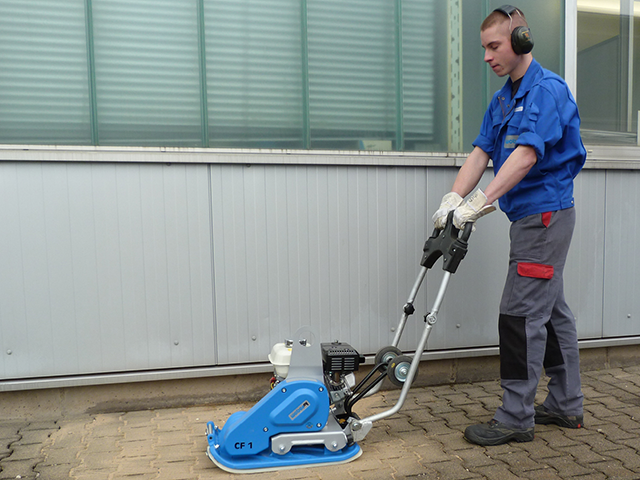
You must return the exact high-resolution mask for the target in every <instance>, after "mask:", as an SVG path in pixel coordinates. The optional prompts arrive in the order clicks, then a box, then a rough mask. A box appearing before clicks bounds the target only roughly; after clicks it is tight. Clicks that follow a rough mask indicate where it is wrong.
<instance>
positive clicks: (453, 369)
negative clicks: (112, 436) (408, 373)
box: [0, 345, 640, 420]
mask: <svg viewBox="0 0 640 480" xmlns="http://www.w3.org/2000/svg"><path fill="white" fill-rule="evenodd" d="M639 352H640V346H638V345H627V346H616V347H601V348H588V349H582V350H581V351H580V357H581V369H582V371H585V372H586V371H594V370H603V369H610V368H621V367H628V366H633V365H637V364H638V353H639ZM499 365H500V364H499V358H498V357H497V356H487V357H476V358H453V359H441V360H430V361H425V362H422V363H421V365H420V370H419V373H418V378H417V379H416V381H415V382H414V386H416V387H424V386H436V385H447V384H460V383H471V382H484V381H498V379H499V370H500V368H499ZM368 368H370V367H368V366H367V367H366V368H365V369H363V370H364V371H361V372H359V376H360V377H362V376H363V375H364V374H365V373H366V371H367V370H368ZM270 378H271V374H270V373H256V374H249V375H229V376H219V377H207V378H189V379H174V380H164V381H149V382H137V383H126V384H125V383H123V384H110V385H93V386H80V387H62V388H51V389H40V390H25V391H8V392H0V418H3V419H5V420H7V419H13V418H19V419H33V420H38V419H43V418H48V419H51V418H52V417H71V416H75V415H86V414H90V415H91V414H100V413H113V412H130V411H136V410H150V409H159V408H182V407H189V406H196V405H198V406H202V405H210V406H211V408H212V412H213V410H214V409H215V406H216V405H223V404H230V403H240V404H243V405H242V408H243V409H247V408H250V407H251V406H252V405H253V404H254V403H255V402H256V401H258V400H259V399H260V398H262V397H263V396H264V395H265V394H266V393H267V392H268V390H269V379H270ZM383 388H385V389H390V388H394V387H393V386H392V385H391V384H390V383H389V382H388V381H385V384H384V387H383Z"/></svg>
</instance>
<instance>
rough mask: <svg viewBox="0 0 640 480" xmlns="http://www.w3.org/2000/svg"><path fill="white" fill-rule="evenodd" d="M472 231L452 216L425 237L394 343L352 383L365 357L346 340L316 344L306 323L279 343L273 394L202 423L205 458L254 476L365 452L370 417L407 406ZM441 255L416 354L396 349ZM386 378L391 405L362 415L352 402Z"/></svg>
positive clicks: (340, 460)
mask: <svg viewBox="0 0 640 480" xmlns="http://www.w3.org/2000/svg"><path fill="white" fill-rule="evenodd" d="M472 228H473V224H472V223H468V224H467V225H466V226H465V228H464V231H460V230H458V229H457V228H456V227H455V226H454V225H453V212H450V213H449V216H448V218H447V224H446V226H445V228H444V229H443V230H434V231H433V234H432V235H431V237H430V238H429V239H428V240H427V241H426V243H425V245H424V249H423V255H422V259H421V261H420V265H421V267H422V268H421V269H420V272H419V274H418V278H417V279H416V281H415V283H414V285H413V288H412V290H411V293H410V295H409V299H408V301H407V303H406V304H405V305H404V307H403V309H402V316H401V318H400V322H399V324H398V328H397V330H396V334H395V338H394V340H393V343H392V344H391V345H390V346H388V347H384V348H383V349H381V350H380V351H379V352H378V353H377V354H376V356H375V365H374V366H373V368H372V369H371V371H370V372H369V373H368V374H367V375H366V376H365V377H364V378H363V379H362V380H361V381H360V382H359V383H357V384H356V377H355V374H354V372H355V371H357V370H358V367H359V365H360V364H361V363H363V362H364V357H362V356H361V355H360V354H359V353H358V352H357V351H356V350H355V349H354V348H353V347H351V346H350V345H348V344H346V343H340V342H334V343H319V342H318V341H317V338H316V335H315V334H314V333H313V332H312V331H311V330H310V328H309V327H302V328H300V329H299V330H298V331H297V332H296V333H295V336H294V337H293V339H291V340H286V341H285V343H279V344H276V345H275V346H274V347H273V349H272V351H271V354H270V355H269V360H270V361H271V363H272V364H273V366H274V370H275V372H274V377H273V378H272V379H271V391H270V392H269V393H268V394H267V395H265V396H264V397H263V398H262V399H261V400H260V401H259V402H258V403H257V404H256V405H254V406H253V408H251V409H250V410H249V411H247V412H242V411H241V412H236V413H234V414H232V415H231V416H230V417H229V418H228V420H227V421H226V423H225V424H224V426H223V427H222V428H219V427H217V426H216V425H215V424H214V422H208V424H207V442H208V447H207V455H208V456H209V458H211V460H212V461H213V462H214V463H215V464H216V465H218V466H219V467H220V468H221V469H223V470H226V471H228V472H232V473H254V472H263V471H272V470H282V469H286V468H301V467H310V466H320V465H335V464H339V463H346V462H350V461H352V460H355V459H356V458H358V457H359V456H360V455H361V453H362V451H361V449H360V446H359V445H358V443H357V442H359V441H361V440H363V439H364V438H365V436H366V435H367V433H369V431H370V430H371V427H372V426H373V422H375V421H378V420H381V419H383V418H386V417H389V416H391V415H394V414H396V413H397V412H398V411H399V410H400V409H401V408H402V405H403V404H404V402H405V400H406V398H407V395H408V393H409V388H410V387H411V382H412V381H413V379H414V378H415V376H416V373H417V371H418V364H419V363H420V358H421V356H422V353H423V351H424V349H425V347H426V344H427V339H428V338H429V333H430V332H431V329H432V328H433V325H434V324H435V323H436V316H437V314H438V311H439V309H440V305H441V303H442V300H443V299H444V294H445V292H446V289H447V285H448V283H449V279H450V277H451V274H453V273H455V271H456V269H457V268H458V265H459V264H460V262H461V261H462V259H463V258H464V256H465V255H466V253H467V245H468V244H467V241H468V239H469V236H470V235H471V231H472ZM440 257H443V266H442V268H443V270H444V271H445V273H444V276H443V278H442V282H441V284H440V289H439V291H438V294H437V297H436V299H435V301H434V303H433V306H432V308H431V311H430V312H429V313H428V314H427V315H425V317H424V320H425V327H424V331H423V333H422V335H421V337H420V340H419V342H418V345H417V347H416V351H415V354H414V355H413V356H407V355H404V354H403V353H402V351H401V350H400V349H399V348H398V345H399V343H400V338H401V336H402V332H403V330H404V327H405V325H406V322H407V319H408V317H409V316H410V315H411V314H413V313H414V312H415V307H414V305H413V303H414V300H415V298H416V295H417V294H418V290H419V288H420V285H421V284H422V282H423V280H424V278H425V276H426V273H427V271H428V270H429V269H430V268H431V267H433V265H434V264H435V262H436V261H437V260H438V259H439V258H440ZM385 378H389V380H390V381H391V382H392V383H393V384H395V385H397V386H400V387H402V390H401V392H400V396H399V398H398V401H397V402H396V404H395V406H393V407H392V408H390V409H388V410H386V411H383V412H380V413H377V414H375V415H371V416H369V417H366V418H359V417H358V415H357V414H356V413H354V411H353V407H354V405H355V404H356V402H358V401H359V400H361V399H362V398H364V397H365V396H369V395H372V394H374V393H376V392H378V391H379V390H380V387H381V386H382V381H383V380H384V379H385Z"/></svg>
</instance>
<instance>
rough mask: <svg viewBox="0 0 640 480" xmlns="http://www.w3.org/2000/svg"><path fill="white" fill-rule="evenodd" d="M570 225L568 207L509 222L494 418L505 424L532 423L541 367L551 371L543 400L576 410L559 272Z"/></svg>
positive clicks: (570, 326) (568, 318)
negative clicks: (498, 400) (497, 404)
mask: <svg viewBox="0 0 640 480" xmlns="http://www.w3.org/2000/svg"><path fill="white" fill-rule="evenodd" d="M574 226H575V209H574V208H573V207H572V208H568V209H566V210H559V211H556V212H549V213H543V214H537V215H531V216H528V217H525V218H523V219H521V220H517V221H515V222H513V223H512V224H511V230H510V238H511V251H510V254H509V271H508V274H507V280H506V284H505V287H504V291H503V295H502V300H501V302H500V319H499V333H500V379H501V385H502V389H503V397H502V406H501V407H500V408H498V410H497V411H496V414H495V417H494V418H495V419H496V420H498V421H499V422H502V423H505V424H507V425H512V426H514V427H517V428H529V427H533V426H534V415H535V412H534V399H535V396H536V391H537V388H538V382H539V380H540V375H541V373H542V368H543V367H544V369H545V372H546V374H547V375H548V376H549V377H550V380H549V384H548V390H549V394H548V396H547V398H546V400H545V401H544V405H545V406H546V407H547V408H548V409H549V410H551V411H554V412H557V413H562V414H565V415H581V414H582V400H583V395H582V390H581V386H580V358H579V352H578V336H577V333H576V325H575V318H574V316H573V313H572V312H571V310H570V308H569V306H568V305H567V303H566V302H565V299H564V290H563V278H562V275H563V270H564V265H565V261H566V259H567V253H568V251H569V245H570V243H571V237H572V235H573V229H574Z"/></svg>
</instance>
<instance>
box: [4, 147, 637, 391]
mask: <svg viewBox="0 0 640 480" xmlns="http://www.w3.org/2000/svg"><path fill="white" fill-rule="evenodd" d="M249 161H250V156H249V157H247V163H246V164H244V165H243V164H211V165H205V164H193V165H164V164H161V163H155V164H132V163H119V164H96V163H94V164H92V163H61V162H60V163H36V162H4V163H0V202H1V204H2V205H4V208H3V209H1V210H0V224H1V225H3V229H2V234H1V235H0V352H2V355H0V378H3V379H12V378H13V379H15V378H33V377H38V376H42V377H47V376H53V375H73V374H80V373H100V372H118V371H144V370H145V369H162V368H180V367H191V366H205V365H229V364H236V363H246V362H264V361H266V356H267V354H268V353H269V351H270V349H271V347H272V345H273V344H274V343H276V342H279V341H282V340H283V339H284V338H285V337H287V336H289V335H292V334H293V333H294V332H295V331H296V330H297V328H298V327H299V326H301V325H312V327H313V328H314V330H316V332H317V333H318V334H319V336H320V338H321V339H322V341H330V340H341V341H346V342H350V343H352V344H353V346H354V347H356V348H357V349H358V350H359V351H360V352H361V353H375V352H376V351H377V350H378V349H379V348H380V347H382V346H384V345H387V344H389V343H390V341H391V339H392V338H393V336H394V332H393V331H392V329H393V328H394V327H395V326H396V325H397V323H398V320H399V318H400V314H401V309H402V306H403V305H404V303H405V302H406V300H407V297H408V295H409V292H410V290H411V287H412V286H413V284H414V281H415V279H416V276H417V273H418V270H419V260H420V257H421V254H422V247H423V244H424V241H425V239H426V238H427V236H428V235H429V234H430V233H431V222H430V216H431V214H432V212H433V211H434V210H435V209H436V208H437V207H438V205H439V202H440V199H441V197H442V195H443V193H445V192H446V191H447V190H448V189H449V188H450V185H451V183H452V181H453V178H454V177H455V174H456V170H455V169H453V168H449V167H391V166H369V167H365V166H333V165H255V164H254V165H251V164H250V163H249ZM491 177H492V174H491V173H487V175H486V177H485V178H484V179H483V180H482V182H481V185H486V183H488V181H489V180H490V178H491ZM638 181H639V180H638V175H637V172H633V173H632V174H629V173H628V172H623V171H620V172H612V171H604V170H585V171H584V172H582V174H581V175H580V176H579V177H578V180H577V182H576V203H577V206H578V212H577V213H578V222H577V225H576V232H575V235H574V239H573V245H572V248H571V251H570V255H569V259H568V264H567V269H566V272H565V278H566V281H565V285H566V295H567V299H568V301H569V303H570V305H571V307H572V309H573V310H574V313H575V314H576V317H577V318H578V331H579V336H580V338H583V339H585V338H602V337H615V336H623V335H638V334H639V333H640V332H639V331H638V327H637V322H636V321H635V317H636V316H637V312H638V308H639V305H638V298H637V295H635V290H634V289H635V287H636V285H637V283H638V280H639V279H638V274H637V272H636V271H637V268H636V266H637V264H638V263H639V262H640V259H638V255H637V254H636V253H634V250H633V248H632V247H633V241H632V239H633V238H635V234H637V233H638V231H637V229H638V228H639V227H638V225H637V222H638V216H637V215H635V214H634V211H633V206H634V205H635V204H637V203H638V202H637V200H638V199H637V198H636V197H637V193H636V192H637V191H638V190H639V189H638ZM508 228H509V222H508V221H507V219H506V217H505V215H504V214H502V213H500V212H497V213H494V214H492V215H489V216H487V217H486V218H483V219H482V220H481V221H480V222H479V223H478V227H477V230H476V232H475V233H474V234H473V235H472V237H471V240H470V243H469V253H468V255H467V258H466V259H465V260H464V261H463V262H462V264H461V266H460V268H459V270H458V272H457V273H456V274H455V275H454V276H453V277H452V279H451V282H450V286H449V290H448V292H447V295H446V297H445V301H444V304H443V306H442V309H441V311H440V314H439V317H438V324H437V325H436V327H435V328H434V330H433V333H432V336H431V338H430V341H429V345H428V349H429V350H439V349H454V348H459V347H474V346H479V347H483V346H491V345H496V344H497V316H498V305H499V300H500V295H501V291H502V287H503V283H504V278H505V275H506V266H507V261H508V249H509V244H508ZM605 246H606V248H605ZM441 277H442V273H441V263H440V262H438V264H436V266H435V268H434V270H432V271H430V272H429V274H428V276H427V279H426V283H425V284H424V285H423V286H422V288H421V291H420V294H419V296H418V299H417V300H416V307H417V312H416V314H415V315H414V318H412V319H411V320H410V324H409V326H408V327H407V331H406V333H405V335H404V337H403V341H402V343H401V347H402V348H404V349H411V348H413V347H415V338H416V335H417V334H418V333H419V332H421V331H422V326H423V324H422V316H423V315H424V314H425V313H427V309H428V308H429V307H430V306H431V304H432V302H433V300H434V298H435V296H436V294H437V289H438V287H439V284H440V280H441ZM629 314H630V315H631V317H628V315H629ZM9 352H10V354H9Z"/></svg>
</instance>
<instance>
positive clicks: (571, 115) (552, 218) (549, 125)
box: [433, 5, 586, 445]
mask: <svg viewBox="0 0 640 480" xmlns="http://www.w3.org/2000/svg"><path fill="white" fill-rule="evenodd" d="M480 38H481V41H482V47H483V48H484V51H485V55H484V60H485V62H487V63H488V64H489V66H490V67H491V69H492V70H493V71H494V72H495V73H496V74H497V75H498V76H500V77H504V76H508V79H507V82H506V83H505V85H504V87H503V88H502V89H501V90H500V91H498V92H497V93H496V94H495V95H494V97H493V99H492V101H491V104H490V105H489V108H488V109H487V112H486V113H485V116H484V120H483V122H482V127H481V129H480V134H479V135H478V137H477V138H476V140H475V141H474V143H473V145H474V150H473V151H472V152H471V154H470V155H469V156H468V158H467V159H466V161H465V163H464V165H463V166H462V167H461V168H460V170H459V172H458V175H457V177H456V180H455V182H454V184H453V187H452V190H451V192H450V193H448V194H447V195H445V196H444V198H443V200H442V205H441V206H440V208H439V209H438V211H437V212H436V213H435V214H434V216H433V221H434V223H435V225H436V227H437V228H442V227H443V226H444V223H445V222H446V216H447V214H448V212H449V211H451V210H454V223H455V225H456V226H457V227H458V228H462V227H463V226H464V224H466V223H467V222H475V221H476V220H478V219H479V218H480V217H482V216H483V215H486V214H487V213H490V212H491V211H493V210H495V207H493V205H492V203H493V202H494V201H496V200H498V199H499V204H500V208H501V210H503V211H504V212H505V213H506V214H507V216H508V218H509V220H510V221H511V222H512V223H511V228H510V238H511V247H510V254H509V270H508V274H507V280H506V284H505V287H504V291H503V295H502V300H501V302H500V316H499V334H500V378H501V385H502V388H503V398H502V406H501V407H500V408H498V410H497V411H496V413H495V415H494V417H493V419H492V420H491V421H490V422H489V423H487V424H481V425H474V426H470V427H468V428H467V429H466V431H465V438H466V439H467V440H468V441H470V442H472V443H476V444H478V445H499V444H503V443H506V442H509V441H518V442H528V441H531V440H533V438H534V424H535V423H538V424H550V423H553V424H557V425H560V426H563V427H568V428H580V427H581V426H582V419H583V409H582V399H583V395H582V391H581V386H580V366H579V354H578V339H577V333H576V327H575V319H574V317H573V314H572V313H571V310H570V309H569V307H568V306H567V304H566V302H565V300H564V294H563V279H562V274H563V269H564V265H565V260H566V257H567V252H568V249H569V244H570V242H571V236H572V234H573V228H574V225H575V211H574V200H573V179H574V178H575V176H576V175H577V174H578V172H579V171H580V170H581V168H582V166H583V165H584V162H585V159H586V151H585V149H584V146H583V144H582V140H581V138H580V117H579V115H578V108H577V106H576V103H575V101H574V99H573V97H572V95H571V92H570V91H569V89H568V87H567V85H566V83H565V82H564V80H563V79H562V78H561V77H559V76H558V75H556V74H554V73H552V72H550V71H548V70H546V69H544V68H542V67H541V66H540V64H539V63H538V62H537V61H536V60H535V59H534V58H533V56H532V55H531V53H530V52H531V49H532V48H533V40H532V39H531V32H530V30H529V28H528V26H527V23H526V20H525V17H524V14H523V13H522V11H520V10H519V9H517V8H515V7H512V6H510V5H505V6H503V7H501V8H499V9H496V10H495V11H493V12H492V13H491V14H490V15H489V16H488V17H487V18H486V19H485V20H484V22H483V23H482V26H481V34H480ZM489 159H491V160H492V161H493V169H494V173H495V176H494V178H493V180H492V181H491V182H490V183H489V184H488V185H487V187H486V189H485V191H484V192H483V191H482V190H479V189H478V190H476V191H475V192H474V194H473V195H471V196H470V197H469V199H468V200H466V201H465V200H463V197H465V196H466V195H468V194H469V193H470V192H471V191H472V190H473V189H474V188H476V186H477V184H478V182H479V181H480V178H481V177H482V174H483V172H484V171H485V169H486V168H487V165H488V162H489ZM543 367H544V368H545V371H546V373H547V375H548V376H549V377H550V381H549V383H548V390H549V394H548V396H547V398H546V400H545V401H544V403H543V405H540V406H537V407H534V398H535V394H536V390H537V386H538V381H539V379H540V375H541V372H542V368H543Z"/></svg>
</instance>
